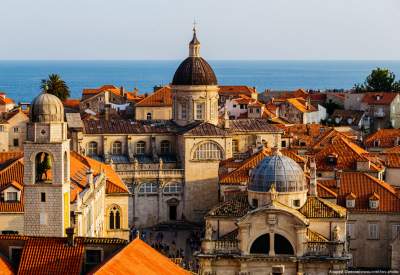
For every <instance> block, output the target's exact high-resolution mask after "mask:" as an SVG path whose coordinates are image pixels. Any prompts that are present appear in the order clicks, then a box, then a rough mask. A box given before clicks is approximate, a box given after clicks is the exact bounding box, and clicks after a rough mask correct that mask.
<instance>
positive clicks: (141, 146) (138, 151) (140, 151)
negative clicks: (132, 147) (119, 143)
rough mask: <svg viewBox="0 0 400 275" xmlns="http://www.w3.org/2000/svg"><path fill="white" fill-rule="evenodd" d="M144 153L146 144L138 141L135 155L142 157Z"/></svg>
mask: <svg viewBox="0 0 400 275" xmlns="http://www.w3.org/2000/svg"><path fill="white" fill-rule="evenodd" d="M145 151H146V142H144V141H139V142H138V143H136V154H137V155H144V153H145Z"/></svg>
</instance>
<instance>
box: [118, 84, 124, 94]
mask: <svg viewBox="0 0 400 275" xmlns="http://www.w3.org/2000/svg"><path fill="white" fill-rule="evenodd" d="M119 90H120V95H121V96H124V95H125V90H124V87H123V86H121V87H120V88H119Z"/></svg>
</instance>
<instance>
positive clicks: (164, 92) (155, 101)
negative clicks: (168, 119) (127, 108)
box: [135, 86, 172, 107]
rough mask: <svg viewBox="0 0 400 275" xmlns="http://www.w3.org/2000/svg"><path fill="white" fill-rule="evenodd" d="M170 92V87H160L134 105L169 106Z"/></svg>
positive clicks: (170, 104)
mask: <svg viewBox="0 0 400 275" xmlns="http://www.w3.org/2000/svg"><path fill="white" fill-rule="evenodd" d="M171 106H172V94H171V88H170V87H168V86H165V87H162V88H160V89H158V90H157V91H155V92H154V93H152V94H151V95H149V96H148V97H145V98H143V99H142V100H141V101H139V102H138V103H137V104H136V105H135V107H171Z"/></svg>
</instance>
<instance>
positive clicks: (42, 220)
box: [40, 213, 47, 225]
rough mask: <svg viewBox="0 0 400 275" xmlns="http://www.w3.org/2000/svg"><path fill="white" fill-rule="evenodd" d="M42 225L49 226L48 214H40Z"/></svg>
mask: <svg viewBox="0 0 400 275" xmlns="http://www.w3.org/2000/svg"><path fill="white" fill-rule="evenodd" d="M40 225H47V213H40Z"/></svg>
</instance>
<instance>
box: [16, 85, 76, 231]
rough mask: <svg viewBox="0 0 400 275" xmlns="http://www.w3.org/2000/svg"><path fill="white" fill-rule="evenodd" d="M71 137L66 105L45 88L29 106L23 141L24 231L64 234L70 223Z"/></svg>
mask: <svg viewBox="0 0 400 275" xmlns="http://www.w3.org/2000/svg"><path fill="white" fill-rule="evenodd" d="M69 144H70V141H69V139H67V123H66V122H65V121H64V106H63V104H62V102H61V101H60V99H58V98H57V97H56V96H54V95H52V94H49V93H46V92H43V93H41V94H40V95H39V96H37V97H36V98H35V99H34V100H33V102H32V104H31V109H30V121H29V123H28V126H27V139H26V141H25V143H24V204H25V211H24V212H25V214H24V234H25V235H31V236H58V237H61V236H64V234H65V229H66V228H67V227H69V226H70V182H69V181H70V172H69V169H70V148H69Z"/></svg>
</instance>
